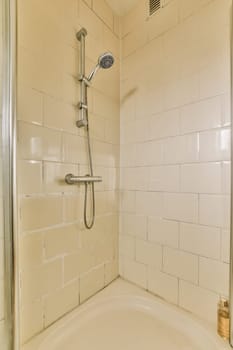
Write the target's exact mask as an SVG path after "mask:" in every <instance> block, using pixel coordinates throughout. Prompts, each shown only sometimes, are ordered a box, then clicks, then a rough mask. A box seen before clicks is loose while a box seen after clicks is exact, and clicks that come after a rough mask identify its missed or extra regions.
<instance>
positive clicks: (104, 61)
mask: <svg viewBox="0 0 233 350" xmlns="http://www.w3.org/2000/svg"><path fill="white" fill-rule="evenodd" d="M113 63H114V57H113V55H112V54H111V52H106V53H104V54H103V55H101V56H100V57H99V59H98V65H99V66H100V67H101V68H103V69H108V68H111V67H112V65H113Z"/></svg>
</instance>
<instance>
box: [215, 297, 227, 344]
mask: <svg viewBox="0 0 233 350" xmlns="http://www.w3.org/2000/svg"><path fill="white" fill-rule="evenodd" d="M218 334H219V335H220V336H221V337H222V338H224V339H229V337H230V314H229V302H228V300H226V299H220V301H219V303H218Z"/></svg>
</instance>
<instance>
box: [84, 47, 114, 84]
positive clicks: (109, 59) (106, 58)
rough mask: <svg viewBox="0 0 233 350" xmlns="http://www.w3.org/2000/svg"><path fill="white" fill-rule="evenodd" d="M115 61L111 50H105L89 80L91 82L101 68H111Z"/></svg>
mask: <svg viewBox="0 0 233 350" xmlns="http://www.w3.org/2000/svg"><path fill="white" fill-rule="evenodd" d="M113 63H114V57H113V54H112V53H111V52H105V53H104V54H103V55H101V56H99V59H98V63H97V65H96V66H95V68H94V69H93V70H92V71H91V73H90V75H89V77H88V81H89V82H90V81H91V80H92V79H93V78H94V76H95V75H96V73H97V72H98V70H99V69H100V68H103V69H108V68H111V67H112V65H113Z"/></svg>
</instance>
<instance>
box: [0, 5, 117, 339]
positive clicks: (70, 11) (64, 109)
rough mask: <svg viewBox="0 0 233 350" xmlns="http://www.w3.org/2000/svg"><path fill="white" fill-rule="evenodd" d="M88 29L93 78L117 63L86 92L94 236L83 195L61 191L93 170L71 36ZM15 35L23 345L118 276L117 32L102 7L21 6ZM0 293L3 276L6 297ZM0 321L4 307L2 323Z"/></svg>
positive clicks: (71, 188) (109, 12)
mask: <svg viewBox="0 0 233 350" xmlns="http://www.w3.org/2000/svg"><path fill="white" fill-rule="evenodd" d="M82 26H84V27H85V28H86V29H87V31H88V36H87V38H86V46H87V47H86V49H87V53H86V61H87V62H86V63H87V72H88V71H89V70H90V69H92V67H93V66H94V65H95V64H96V61H97V59H98V56H99V55H100V54H101V53H103V52H104V51H112V52H113V54H114V56H115V64H114V66H113V67H112V69H111V70H108V71H107V72H105V71H104V70H102V71H101V73H100V74H99V75H98V76H97V77H96V80H95V81H93V86H92V88H91V89H89V90H88V96H89V110H90V131H91V144H92V152H93V158H94V172H95V174H96V175H101V176H103V180H104V181H103V183H102V184H100V185H98V186H96V208H97V213H96V214H97V215H96V223H95V226H94V228H93V229H92V230H91V231H87V230H86V229H84V225H83V200H84V189H83V187H78V186H68V185H66V184H65V182H64V177H65V175H66V174H67V173H74V174H77V175H78V174H79V175H84V174H86V172H87V171H88V157H87V151H86V141H87V140H86V135H85V132H84V130H81V129H78V128H77V127H76V125H75V122H76V120H77V118H78V109H77V104H78V101H79V83H78V82H77V75H78V68H79V44H78V42H77V40H76V36H75V35H76V32H77V31H78V30H79V29H80V28H81V27H82ZM18 29H19V30H18V53H19V54H18V92H19V93H18V174H19V217H20V228H19V231H20V279H21V290H20V298H21V299H20V304H21V310H20V313H21V322H22V323H21V325H22V327H21V341H22V343H24V342H26V341H28V340H29V339H30V338H32V337H33V336H34V335H35V334H37V333H39V332H41V331H42V330H43V329H44V328H46V327H48V326H49V325H51V324H52V323H53V322H55V321H56V320H57V319H59V318H60V317H62V316H63V315H64V314H66V313H67V312H69V311H70V310H72V309H73V308H75V307H77V306H78V305H79V304H80V303H82V302H83V301H85V300H86V299H87V298H89V297H90V296H92V295H93V294H95V293H96V292H97V291H99V290H100V289H102V288H103V287H104V286H106V285H107V284H109V283H110V282H111V281H112V280H113V279H115V278H116V277H117V276H118V231H119V229H118V218H119V215H118V198H119V195H118V191H119V128H120V121H119V116H120V114H119V108H120V101H119V98H120V91H119V87H120V74H119V66H120V63H119V62H120V61H119V58H120V37H119V34H120V32H119V19H118V18H117V16H116V15H115V14H113V12H112V10H111V9H110V8H109V7H108V6H107V5H106V3H105V1H104V0H101V1H100V0H97V1H92V0H91V1H87V0H85V1H83V0H59V1H50V2H48V1H47V0H42V1H37V0H32V1H31V0H30V1H27V0H19V2H18ZM1 239H2V237H1ZM0 246H1V247H2V246H3V245H2V244H0ZM0 256H2V254H1V252H0ZM0 266H2V264H0ZM1 291H2V274H0V295H1V296H2V292H1ZM1 301H2V298H0V305H1ZM2 312H3V308H2V305H1V306H0V321H1V319H2V318H3V314H2ZM0 326H1V324H0Z"/></svg>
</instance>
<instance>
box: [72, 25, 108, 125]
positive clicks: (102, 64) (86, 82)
mask: <svg viewBox="0 0 233 350" xmlns="http://www.w3.org/2000/svg"><path fill="white" fill-rule="evenodd" d="M86 36H87V30H86V29H85V28H82V29H81V30H80V31H78V32H77V34H76V38H77V39H78V41H80V60H79V78H78V79H79V81H80V84H81V88H80V102H79V104H78V107H79V111H80V114H79V120H78V121H77V122H76V125H77V127H78V128H82V127H85V126H86V127H88V116H87V115H88V104H87V88H88V87H89V86H90V85H91V81H92V79H93V78H94V77H95V75H96V73H97V72H98V70H99V69H100V68H102V69H108V68H111V67H112V65H113V63H114V57H113V54H112V53H111V52H105V53H104V54H102V55H100V56H99V58H98V62H97V65H96V66H95V67H94V69H93V70H92V71H91V73H90V74H89V76H88V77H87V76H86V73H85V37H86Z"/></svg>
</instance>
